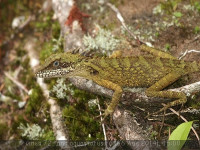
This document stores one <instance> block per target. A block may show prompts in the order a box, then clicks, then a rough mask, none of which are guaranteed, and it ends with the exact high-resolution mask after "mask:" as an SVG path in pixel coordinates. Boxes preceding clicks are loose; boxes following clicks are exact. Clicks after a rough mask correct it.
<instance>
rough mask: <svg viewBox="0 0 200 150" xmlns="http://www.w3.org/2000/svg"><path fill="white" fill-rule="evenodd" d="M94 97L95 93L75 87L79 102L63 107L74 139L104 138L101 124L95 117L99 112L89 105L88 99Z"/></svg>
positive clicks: (66, 121) (75, 95)
mask: <svg viewBox="0 0 200 150" xmlns="http://www.w3.org/2000/svg"><path fill="white" fill-rule="evenodd" d="M94 97H95V96H94V95H93V94H90V93H88V92H85V91H82V90H79V89H74V98H76V99H77V102H76V103H74V104H71V105H66V106H65V108H64V109H63V116H64V117H65V123H66V125H67V126H68V127H69V132H70V137H71V138H72V140H98V139H103V135H102V134H101V133H102V131H100V128H101V127H100V124H99V122H97V121H95V120H94V119H93V117H94V116H97V115H98V113H96V111H94V109H90V108H89V106H88V100H89V99H91V98H94Z"/></svg>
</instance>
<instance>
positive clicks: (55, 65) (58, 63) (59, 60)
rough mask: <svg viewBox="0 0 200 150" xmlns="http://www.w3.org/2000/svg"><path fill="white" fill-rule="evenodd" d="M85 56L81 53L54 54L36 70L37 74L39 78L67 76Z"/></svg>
mask: <svg viewBox="0 0 200 150" xmlns="http://www.w3.org/2000/svg"><path fill="white" fill-rule="evenodd" d="M83 58H84V57H83V56H80V55H79V54H72V53H57V54H53V55H51V56H50V57H49V58H47V59H46V60H45V62H44V64H42V65H41V66H40V67H39V68H38V69H37V70H36V73H35V75H36V77H39V78H53V77H67V75H68V74H70V73H71V72H73V71H74V69H75V68H76V67H77V66H78V65H79V63H80V62H81V61H82V60H83Z"/></svg>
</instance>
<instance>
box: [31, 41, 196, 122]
mask: <svg viewBox="0 0 200 150" xmlns="http://www.w3.org/2000/svg"><path fill="white" fill-rule="evenodd" d="M140 49H141V50H144V51H147V52H149V53H151V54H152V56H145V55H144V56H142V55H139V56H129V57H112V56H111V57H94V58H92V57H87V56H82V55H80V54H78V53H75V54H74V53H72V52H66V53H56V54H52V55H51V56H50V57H49V58H47V59H46V60H45V62H44V64H42V65H41V66H39V68H38V69H37V71H36V73H35V75H36V77H40V78H55V77H65V78H69V77H83V78H85V79H89V80H92V81H94V82H95V83H97V84H98V85H100V86H103V87H106V88H108V89H111V90H113V91H114V93H113V96H112V100H111V102H110V104H109V105H108V106H107V108H106V110H105V112H104V113H103V115H104V119H105V117H107V116H108V115H112V114H113V112H114V110H115V107H116V106H117V104H118V103H119V100H120V98H121V96H122V93H123V88H124V87H146V88H147V89H146V91H145V93H146V95H147V96H149V97H161V98H174V99H175V100H174V101H172V102H169V103H167V104H166V105H165V106H164V107H163V108H161V109H160V110H159V111H157V112H156V113H159V112H162V111H165V110H166V109H168V108H169V107H172V106H175V105H179V104H184V103H186V101H187V98H186V95H185V93H183V92H175V91H167V90H164V91H163V89H164V88H165V87H167V86H168V85H170V84H171V83H173V82H175V81H176V80H177V79H179V78H180V77H182V76H184V75H187V74H189V73H193V72H198V71H200V63H198V62H196V61H193V62H190V61H184V60H178V59H177V58H176V57H174V56H172V55H171V54H169V53H166V52H162V51H159V50H157V49H154V48H151V47H148V46H146V45H144V44H143V45H141V46H140Z"/></svg>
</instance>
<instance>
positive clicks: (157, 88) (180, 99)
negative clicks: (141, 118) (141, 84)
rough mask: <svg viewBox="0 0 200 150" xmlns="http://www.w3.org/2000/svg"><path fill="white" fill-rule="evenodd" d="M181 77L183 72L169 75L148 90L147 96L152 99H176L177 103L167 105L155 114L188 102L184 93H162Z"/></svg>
mask: <svg viewBox="0 0 200 150" xmlns="http://www.w3.org/2000/svg"><path fill="white" fill-rule="evenodd" d="M180 76H181V72H172V73H169V74H167V75H166V76H165V77H163V78H161V79H160V80H159V81H157V82H156V83H155V84H153V85H152V86H151V87H149V88H148V89H147V90H146V95H147V96H150V97H162V98H175V99H176V100H175V101H172V102H169V103H167V104H166V105H165V106H164V107H163V108H161V109H160V110H159V111H157V112H155V113H153V114H158V113H160V112H162V111H165V110H167V109H168V108H170V107H172V106H176V105H179V104H184V103H186V101H187V98H186V95H185V94H184V93H183V92H175V91H161V90H162V89H163V88H165V87H167V86H168V85H170V84H171V83H173V82H174V81H176V80H177V79H178V78H179V77H180Z"/></svg>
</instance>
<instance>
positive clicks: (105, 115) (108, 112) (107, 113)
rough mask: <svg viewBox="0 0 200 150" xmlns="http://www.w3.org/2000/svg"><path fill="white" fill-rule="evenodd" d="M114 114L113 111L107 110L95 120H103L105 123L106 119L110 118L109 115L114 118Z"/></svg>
mask: <svg viewBox="0 0 200 150" xmlns="http://www.w3.org/2000/svg"><path fill="white" fill-rule="evenodd" d="M112 114H113V111H109V110H108V109H106V110H105V112H104V113H103V114H101V115H98V116H96V117H95V119H97V118H101V122H104V121H105V119H106V117H108V116H109V115H110V116H112ZM102 117H103V118H102Z"/></svg>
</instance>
